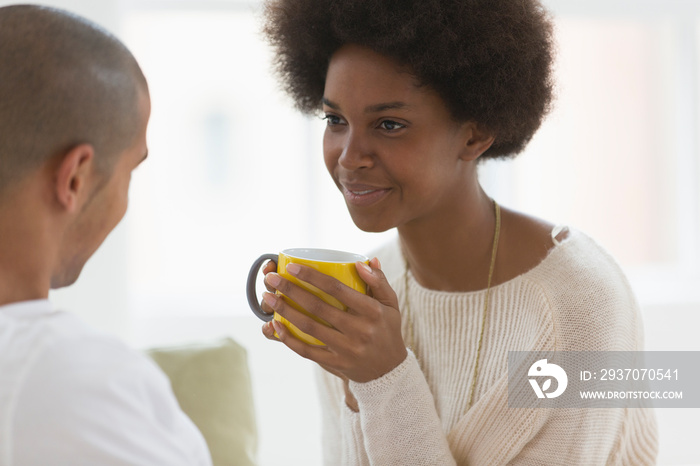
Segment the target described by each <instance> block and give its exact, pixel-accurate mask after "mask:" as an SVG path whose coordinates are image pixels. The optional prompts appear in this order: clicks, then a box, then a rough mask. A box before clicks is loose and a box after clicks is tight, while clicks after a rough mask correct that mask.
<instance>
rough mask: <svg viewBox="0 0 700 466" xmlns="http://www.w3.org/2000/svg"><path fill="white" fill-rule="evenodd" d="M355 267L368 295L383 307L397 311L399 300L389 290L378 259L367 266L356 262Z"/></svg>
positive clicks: (390, 289)
mask: <svg viewBox="0 0 700 466" xmlns="http://www.w3.org/2000/svg"><path fill="white" fill-rule="evenodd" d="M355 267H356V268H357V273H358V274H359V275H360V278H361V279H362V280H364V281H365V283H367V288H368V292H369V293H370V295H371V296H372V297H373V298H374V299H376V300H377V301H379V302H380V303H382V304H383V305H385V306H388V307H390V308H392V309H396V310H398V308H399V300H398V298H397V297H396V293H395V292H394V290H393V288H391V285H390V284H389V281H388V280H387V279H386V275H384V272H382V269H381V264H380V263H379V259H377V258H376V257H375V258H374V259H372V260H371V261H369V265H367V264H365V263H363V262H357V263H356V264H355Z"/></svg>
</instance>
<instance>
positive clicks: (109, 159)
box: [0, 5, 147, 195]
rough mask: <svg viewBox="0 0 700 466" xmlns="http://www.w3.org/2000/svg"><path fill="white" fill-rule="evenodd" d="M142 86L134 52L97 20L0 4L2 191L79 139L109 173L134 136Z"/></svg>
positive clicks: (35, 7) (48, 10) (41, 9)
mask: <svg viewBox="0 0 700 466" xmlns="http://www.w3.org/2000/svg"><path fill="white" fill-rule="evenodd" d="M144 92H147V85H146V80H145V78H144V76H143V74H142V72H141V70H140V68H139V66H138V64H137V63H136V60H135V59H134V57H133V56H132V55H131V53H130V52H129V51H128V50H127V49H126V47H125V46H124V45H123V44H122V43H121V42H119V40H117V39H116V38H115V37H114V36H113V35H111V34H110V33H108V32H107V31H105V30H104V29H102V28H100V27H99V26H97V25H95V24H94V23H91V22H90V21H88V20H86V19H84V18H81V17H79V16H76V15H73V14H71V13H68V12H66V11H62V10H57V9H54V8H47V7H40V6H35V5H14V6H8V7H3V8H0V195H2V193H3V191H4V190H5V187H6V186H9V185H10V184H12V183H13V182H14V181H17V180H19V179H21V178H23V177H24V176H25V175H27V174H28V173H30V172H32V171H33V170H36V169H37V168H39V167H40V166H41V165H43V164H44V163H45V162H46V161H47V160H49V159H51V158H52V157H56V156H61V155H63V154H65V153H66V152H67V151H68V150H70V149H71V148H72V147H75V146H76V145H78V144H82V143H88V144H91V145H92V146H93V148H94V150H95V159H96V165H97V167H98V168H99V169H100V170H101V171H102V172H103V173H104V174H109V173H110V171H111V169H112V166H113V164H114V162H116V159H117V157H116V156H117V155H119V154H120V153H121V152H122V151H123V150H125V149H126V148H127V147H129V146H130V144H131V143H132V142H133V141H134V140H135V138H136V136H137V132H138V128H139V125H140V124H141V123H142V122H140V121H138V119H139V118H138V117H137V115H138V112H137V111H136V108H137V102H138V98H139V95H140V94H141V93H144Z"/></svg>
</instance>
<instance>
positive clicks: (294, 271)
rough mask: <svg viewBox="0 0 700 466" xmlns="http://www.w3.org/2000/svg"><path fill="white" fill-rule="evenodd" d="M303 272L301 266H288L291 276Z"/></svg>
mask: <svg viewBox="0 0 700 466" xmlns="http://www.w3.org/2000/svg"><path fill="white" fill-rule="evenodd" d="M300 271H301V267H299V264H287V272H289V273H290V274H291V275H296V274H298V273H299V272H300Z"/></svg>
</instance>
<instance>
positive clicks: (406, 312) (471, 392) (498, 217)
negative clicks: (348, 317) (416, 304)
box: [404, 201, 501, 411]
mask: <svg viewBox="0 0 700 466" xmlns="http://www.w3.org/2000/svg"><path fill="white" fill-rule="evenodd" d="M493 206H494V207H493V208H494V210H495V212H496V228H495V229H494V233H493V246H492V248H491V265H490V266H489V278H488V281H487V283H486V298H485V299H484V310H483V311H482V313H481V329H480V330H479V342H478V344H477V348H476V363H475V364H474V375H473V377H472V385H471V387H470V388H469V400H468V402H467V409H466V410H465V411H467V410H469V408H471V405H472V401H473V400H474V388H475V387H476V377H477V374H478V373H479V362H480V359H481V343H482V341H483V339H484V328H485V327H486V313H487V311H488V308H489V296H490V294H491V279H492V278H493V269H494V268H495V266H496V252H497V251H498V238H499V236H500V234H501V208H500V206H499V205H498V203H497V202H496V201H493ZM404 262H405V268H404V289H405V291H404V293H405V294H406V299H405V301H406V302H405V303H404V316H405V317H406V324H407V326H408V347H409V348H411V349H413V343H414V342H413V322H411V305H410V302H409V298H408V295H409V293H408V270H409V267H408V259H406V255H405V254H404Z"/></svg>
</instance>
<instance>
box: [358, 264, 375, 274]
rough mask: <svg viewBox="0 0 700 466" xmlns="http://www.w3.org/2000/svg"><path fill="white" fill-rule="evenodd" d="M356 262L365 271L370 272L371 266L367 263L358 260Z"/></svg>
mask: <svg viewBox="0 0 700 466" xmlns="http://www.w3.org/2000/svg"><path fill="white" fill-rule="evenodd" d="M358 264H360V265H361V266H362V268H363V269H365V271H366V272H367V273H372V267H370V266H369V265H367V264H365V263H364V262H358Z"/></svg>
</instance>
